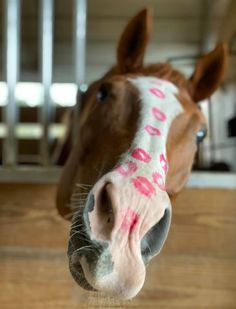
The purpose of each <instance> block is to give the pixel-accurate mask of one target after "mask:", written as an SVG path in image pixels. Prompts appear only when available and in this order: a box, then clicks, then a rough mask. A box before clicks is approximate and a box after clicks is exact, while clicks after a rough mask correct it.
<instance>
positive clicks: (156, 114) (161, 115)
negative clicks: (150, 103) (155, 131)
mask: <svg viewBox="0 0 236 309" xmlns="http://www.w3.org/2000/svg"><path fill="white" fill-rule="evenodd" d="M152 114H153V116H154V117H155V118H156V120H158V121H165V120H166V119H167V117H166V115H165V114H164V113H163V112H162V111H161V110H160V109H159V108H157V107H153V108H152Z"/></svg>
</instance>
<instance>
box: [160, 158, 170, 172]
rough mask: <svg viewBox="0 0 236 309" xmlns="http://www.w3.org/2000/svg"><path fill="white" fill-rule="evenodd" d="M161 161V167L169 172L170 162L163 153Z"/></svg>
mask: <svg viewBox="0 0 236 309" xmlns="http://www.w3.org/2000/svg"><path fill="white" fill-rule="evenodd" d="M160 163H161V167H162V169H163V171H164V172H165V174H167V172H168V162H167V160H166V158H165V156H164V154H163V153H161V154H160Z"/></svg>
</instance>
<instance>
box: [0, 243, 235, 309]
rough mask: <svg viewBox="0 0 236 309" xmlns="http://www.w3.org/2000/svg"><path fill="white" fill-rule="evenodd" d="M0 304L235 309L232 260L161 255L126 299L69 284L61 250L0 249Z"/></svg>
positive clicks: (66, 306) (36, 306)
mask: <svg viewBox="0 0 236 309" xmlns="http://www.w3.org/2000/svg"><path fill="white" fill-rule="evenodd" d="M0 260H1V263H0V272H1V277H0V289H1V292H2V293H1V295H0V302H1V307H2V308H3V309H8V308H19V306H21V308H32V306H33V307H34V308H56V307H57V308H58V307H59V308H76V306H77V308H78V306H79V308H94V307H96V308H107V307H108V308H117V306H119V307H121V308H146V307H147V308H157V307H158V308H162V307H161V306H166V307H167V308H176V307H181V308H208V306H209V307H211V308H234V305H235V304H236V267H235V266H236V263H235V259H219V258H215V257H207V256H189V255H187V256H185V255H167V254H161V255H160V256H159V257H158V258H155V259H154V260H153V261H152V263H151V264H150V266H149V267H148V270H147V278H146V282H145V284H144V287H143V289H142V291H141V293H140V294H139V295H138V296H137V297H136V298H135V299H134V300H133V301H130V302H118V301H113V300H109V299H108V300H107V299H105V298H104V297H102V296H99V295H96V294H93V293H89V292H86V291H84V290H82V289H80V288H79V287H77V286H76V284H75V283H74V282H73V280H72V278H71V277H70V274H69V272H68V266H67V259H66V256H65V254H63V252H61V253H60V252H56V253H55V252H52V251H50V250H47V251H45V252H44V251H43V252H42V250H40V251H34V250H31V252H30V253H29V252H27V251H26V252H25V251H24V248H22V250H21V252H19V251H17V250H8V251H5V252H4V254H2V252H1V258H0Z"/></svg>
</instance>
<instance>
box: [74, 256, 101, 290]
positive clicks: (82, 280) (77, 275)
mask: <svg viewBox="0 0 236 309" xmlns="http://www.w3.org/2000/svg"><path fill="white" fill-rule="evenodd" d="M71 259H72V257H70V258H69V268H70V272H71V275H72V277H73V278H74V280H75V281H76V283H78V285H79V286H80V287H82V288H83V289H85V290H88V291H93V292H95V291H97V290H96V289H95V288H94V287H92V286H91V285H90V284H89V282H88V280H87V279H86V277H85V275H84V271H83V268H82V266H81V263H80V262H79V260H77V263H76V266H75V265H74V263H73V262H72V261H71ZM78 268H79V270H78Z"/></svg>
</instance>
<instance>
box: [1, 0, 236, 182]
mask: <svg viewBox="0 0 236 309" xmlns="http://www.w3.org/2000/svg"><path fill="white" fill-rule="evenodd" d="M145 6H149V7H150V8H152V10H153V16H154V26H153V33H152V38H151V43H150V45H149V48H148V51H147V53H146V62H163V61H168V62H171V63H172V64H173V65H174V66H175V67H177V68H178V69H180V70H181V71H183V72H184V73H185V74H186V75H187V76H190V75H191V74H192V72H193V68H194V64H195V61H196V59H197V58H198V57H199V56H200V55H201V54H203V53H206V52H208V51H210V50H211V49H213V48H214V47H215V45H216V43H217V42H218V41H224V42H227V43H228V44H229V51H230V55H229V71H228V74H227V76H226V78H225V81H224V83H223V84H222V86H221V88H220V89H219V90H218V91H217V93H215V94H214V96H213V97H212V98H210V99H209V100H210V101H211V104H208V103H207V102H202V104H201V106H202V109H203V111H204V113H205V115H206V117H207V118H208V123H209V128H208V132H209V134H208V138H207V139H206V140H205V142H204V143H203V145H202V146H201V149H200V150H199V154H198V156H197V159H196V164H195V166H194V168H195V169H198V170H199V169H200V170H218V171H219V170H221V171H229V172H235V171H236V160H235V158H236V136H235V135H236V133H235V117H236V87H235V78H236V43H235V42H236V36H235V33H236V32H235V31H236V25H235V16H236V8H235V6H236V5H235V1H230V0H201V1H200V0H199V1H196V0H188V1H185V0H178V1H171V0H165V1H164V0H153V1H152V0H146V1H144V0H136V1H133V0H120V1H119V2H116V1H111V0H99V1H97V0H89V1H72V0H67V1H66V0H56V1H53V0H47V1H39V0H34V1H32V0H21V1H17V0H8V1H4V0H1V1H0V18H1V21H2V22H1V24H0V27H1V28H0V59H1V63H2V65H1V66H0V93H1V97H0V163H1V165H2V167H9V166H11V167H13V166H14V167H15V168H16V169H15V174H13V171H12V172H11V173H12V175H10V174H9V173H8V171H7V170H6V169H3V170H2V172H1V173H0V178H4V179H5V177H10V178H11V179H14V178H16V179H18V178H17V177H18V175H19V174H17V173H18V172H20V169H19V168H21V167H23V166H24V167H27V171H28V172H29V173H30V167H32V168H33V167H47V175H50V177H52V178H53V179H56V178H57V171H55V169H51V167H52V168H53V167H55V166H58V165H63V164H64V162H65V160H66V157H67V155H68V152H69V148H70V144H71V143H70V142H68V143H66V144H65V139H66V136H67V134H68V132H67V131H68V123H70V120H71V118H70V117H72V118H73V116H71V115H70V113H71V112H73V110H74V111H76V107H75V102H76V92H77V89H78V88H79V89H80V90H81V91H85V90H86V88H87V85H88V84H89V83H90V82H91V81H93V80H95V79H97V78H99V77H101V76H102V74H104V73H105V72H106V71H107V70H108V69H109V68H110V67H111V65H112V64H114V63H115V61H116V57H115V55H116V44H117V41H118V39H119V36H120V34H121V31H122V29H123V28H124V26H125V25H126V22H127V21H128V20H129V18H130V17H131V16H133V15H134V14H136V13H137V11H138V10H139V9H141V8H143V7H145ZM74 118H75V119H74V123H76V117H74ZM72 130H73V128H72ZM67 137H68V136H67ZM38 170H39V169H37V171H38ZM21 171H22V169H21ZM24 171H25V169H24ZM34 172H36V170H35V169H34ZM41 172H42V169H41V170H39V173H41ZM5 173H6V174H5ZM35 175H36V174H35ZM40 175H41V174H40ZM35 177H36V176H35Z"/></svg>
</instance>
